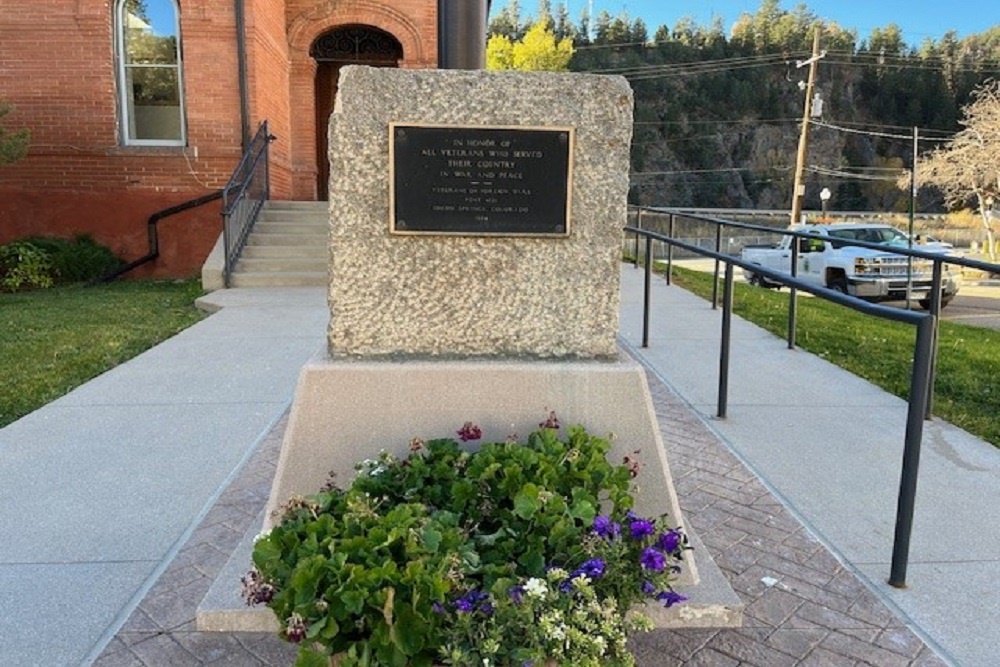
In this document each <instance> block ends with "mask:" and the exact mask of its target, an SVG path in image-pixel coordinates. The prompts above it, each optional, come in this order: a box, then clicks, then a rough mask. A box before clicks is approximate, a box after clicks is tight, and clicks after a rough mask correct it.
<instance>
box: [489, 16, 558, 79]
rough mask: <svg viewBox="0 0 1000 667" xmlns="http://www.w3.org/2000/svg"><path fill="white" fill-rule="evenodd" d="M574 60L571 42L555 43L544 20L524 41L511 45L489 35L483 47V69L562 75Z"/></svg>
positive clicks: (505, 38)
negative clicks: (484, 50)
mask: <svg viewBox="0 0 1000 667" xmlns="http://www.w3.org/2000/svg"><path fill="white" fill-rule="evenodd" d="M572 57H573V40H571V39H569V38H568V37H567V38H564V39H561V40H556V36H555V34H554V33H553V32H552V30H551V28H550V27H549V25H548V23H547V22H546V21H545V20H544V19H543V20H540V21H538V22H537V23H535V24H534V25H532V26H531V27H530V28H529V29H528V32H526V33H525V34H524V37H523V38H522V39H520V40H518V41H512V40H511V39H510V38H509V37H507V36H506V35H492V36H490V41H489V42H488V43H487V44H486V69H492V70H505V69H516V70H540V71H548V72H564V71H566V70H567V69H568V68H569V61H570V59H571V58H572Z"/></svg>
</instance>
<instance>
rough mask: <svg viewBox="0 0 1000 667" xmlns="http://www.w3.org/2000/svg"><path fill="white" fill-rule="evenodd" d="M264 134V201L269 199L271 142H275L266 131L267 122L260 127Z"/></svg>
mask: <svg viewBox="0 0 1000 667" xmlns="http://www.w3.org/2000/svg"><path fill="white" fill-rule="evenodd" d="M261 132H263V133H264V197H263V198H264V201H267V200H268V199H270V198H271V142H272V141H274V140H275V137H272V136H271V134H270V133H269V132H268V131H267V121H266V120H265V121H264V122H263V124H262V125H261Z"/></svg>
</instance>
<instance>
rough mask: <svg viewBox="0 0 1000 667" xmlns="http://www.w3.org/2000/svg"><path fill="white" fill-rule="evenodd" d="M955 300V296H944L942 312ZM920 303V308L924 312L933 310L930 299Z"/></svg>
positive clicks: (922, 300) (942, 298)
mask: <svg viewBox="0 0 1000 667" xmlns="http://www.w3.org/2000/svg"><path fill="white" fill-rule="evenodd" d="M954 298H955V295H954V294H952V295H951V296H942V297H941V310H944V307H945V306H947V305H948V304H949V303H951V300H952V299H954ZM918 303H919V304H920V307H921V308H923V309H924V310H930V309H931V300H930V299H921V300H920V301H919V302H918Z"/></svg>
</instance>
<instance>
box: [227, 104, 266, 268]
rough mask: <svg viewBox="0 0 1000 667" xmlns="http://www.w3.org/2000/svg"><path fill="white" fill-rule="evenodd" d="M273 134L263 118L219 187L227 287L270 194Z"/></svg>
mask: <svg viewBox="0 0 1000 667" xmlns="http://www.w3.org/2000/svg"><path fill="white" fill-rule="evenodd" d="M276 139H277V137H275V136H274V135H273V134H270V133H268V131H267V121H264V122H263V123H261V124H260V127H259V128H258V129H257V134H256V135H254V138H253V140H252V141H251V142H250V145H249V146H248V147H247V150H246V152H245V153H244V154H243V158H242V159H241V160H240V163H239V165H238V166H237V167H236V170H235V171H234V172H233V175H232V177H231V178H230V179H229V182H228V183H226V187H225V188H223V190H222V237H223V245H224V246H225V266H224V267H223V272H222V278H223V284H225V286H226V287H229V280H230V276H231V275H232V272H233V267H235V266H236V262H237V261H238V260H239V258H240V254H241V253H242V252H243V247H244V246H245V245H246V242H247V238H248V237H249V236H250V232H251V231H253V226H254V224H256V222H257V218H258V217H259V216H260V211H261V209H263V208H264V202H266V201H267V200H268V199H269V198H270V196H271V186H270V173H269V161H268V157H269V152H270V151H269V147H270V145H271V142H272V141H275V140H276Z"/></svg>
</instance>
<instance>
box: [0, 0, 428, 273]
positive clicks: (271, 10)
mask: <svg viewBox="0 0 1000 667" xmlns="http://www.w3.org/2000/svg"><path fill="white" fill-rule="evenodd" d="M438 6H439V2H438V0H5V2H4V8H3V12H0V100H2V101H5V102H7V103H10V104H12V105H14V107H15V109H14V111H13V112H11V113H10V114H9V115H8V116H6V117H5V118H4V121H3V122H4V125H5V127H6V128H7V129H8V130H11V131H14V130H18V129H20V128H28V129H29V130H30V131H31V143H30V147H29V152H28V155H27V157H25V158H24V159H23V160H21V161H19V162H18V163H16V164H13V165H5V166H0V243H5V242H8V241H10V240H13V239H16V238H21V237H24V236H29V235H58V236H64V237H71V236H73V235H75V234H81V233H85V234H90V235H92V236H93V237H94V238H95V239H97V240H98V241H100V242H102V243H105V244H107V245H108V246H110V247H111V248H112V249H113V250H115V251H116V252H117V253H119V254H120V255H121V256H122V257H124V258H125V259H126V260H133V259H135V258H136V257H139V256H141V255H143V254H144V253H145V252H146V250H147V238H146V220H147V218H148V217H149V216H150V215H151V214H153V213H155V212H157V211H160V210H162V209H165V208H168V207H171V206H175V205H177V204H180V203H182V202H185V201H187V200H190V199H193V198H196V197H199V196H202V195H205V194H208V193H211V192H213V191H217V190H219V189H220V188H222V187H223V186H224V185H225V183H226V181H227V180H228V178H229V176H230V175H231V174H232V172H233V169H234V168H235V166H236V165H237V164H238V162H239V159H240V156H241V155H242V152H243V148H244V146H245V145H246V144H247V142H248V140H249V137H250V136H252V135H253V133H254V132H255V131H256V129H257V127H258V126H259V124H260V123H261V122H262V121H264V120H267V121H268V126H269V130H270V132H271V133H272V134H273V135H275V136H276V137H277V141H275V142H274V143H273V144H272V146H271V161H270V174H271V179H270V182H271V197H272V198H273V199H293V200H318V199H325V197H326V179H327V170H328V168H327V162H326V159H325V155H326V132H325V128H326V119H327V118H328V116H329V113H330V111H331V109H332V104H333V96H334V94H335V92H336V85H337V84H336V81H337V73H338V71H339V69H340V68H341V67H342V66H343V65H345V64H349V63H367V64H373V65H378V66H390V67H410V68H422V67H436V66H437V64H438V22H439V21H438V18H439V17H438V14H439V12H438ZM220 210H221V206H220V203H219V202H218V201H214V202H212V203H211V204H209V205H207V206H202V207H199V208H196V209H193V210H191V211H187V212H185V213H183V214H180V215H177V216H172V217H169V218H166V219H164V220H163V221H162V222H160V224H159V229H160V234H159V236H160V248H159V251H160V257H159V259H157V261H156V262H154V263H152V264H147V265H145V266H143V267H142V268H140V269H138V270H137V271H136V272H135V273H136V274H137V275H139V276H151V275H153V276H187V275H193V274H195V273H197V271H198V269H199V268H200V266H201V263H202V262H203V261H204V259H205V257H206V256H207V254H208V253H209V251H210V250H211V248H212V246H213V244H214V243H215V241H216V239H217V238H218V236H219V234H220V231H221V216H220Z"/></svg>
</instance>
